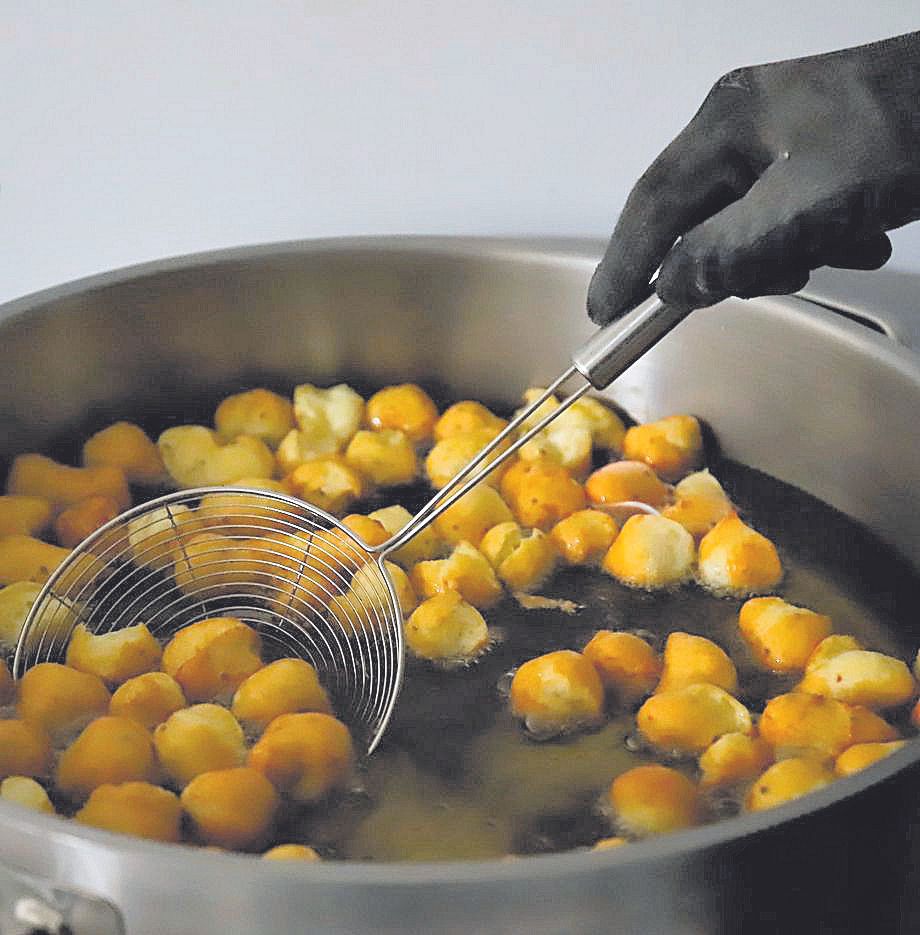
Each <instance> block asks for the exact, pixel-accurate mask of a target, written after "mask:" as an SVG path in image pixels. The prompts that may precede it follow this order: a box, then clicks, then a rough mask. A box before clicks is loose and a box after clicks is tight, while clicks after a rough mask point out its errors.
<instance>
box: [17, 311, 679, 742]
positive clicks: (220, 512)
mask: <svg viewBox="0 0 920 935" xmlns="http://www.w3.org/2000/svg"><path fill="white" fill-rule="evenodd" d="M685 315H686V313H685V312H682V311H679V310H677V309H673V308H670V307H668V306H665V305H663V304H662V303H661V302H660V301H658V300H657V298H655V297H654V296H653V297H652V298H651V299H649V300H647V301H646V302H644V303H643V304H642V305H640V306H638V307H636V308H635V309H634V310H633V311H631V312H630V313H629V314H627V315H626V316H624V317H623V318H621V319H619V320H618V321H616V322H614V323H613V324H611V325H608V326H607V327H606V328H604V329H602V330H601V331H600V332H598V333H597V334H596V335H595V336H594V337H593V338H592V339H591V340H590V341H589V342H588V343H587V344H586V345H585V346H584V347H583V348H582V349H581V350H580V351H579V352H578V353H576V354H575V355H573V365H572V366H571V367H570V368H569V369H568V370H567V371H566V372H565V373H563V374H562V375H561V376H560V377H559V378H558V379H557V380H555V381H554V382H553V383H552V384H551V385H550V386H549V387H548V388H547V389H546V390H545V391H544V392H543V393H542V394H541V395H540V397H539V398H538V399H536V400H534V401H533V402H532V403H531V405H529V406H528V407H527V408H526V409H525V410H524V411H522V412H521V413H520V414H519V415H518V416H516V417H515V418H514V419H513V420H512V421H511V422H510V423H509V425H508V426H507V428H505V429H504V431H502V432H501V433H500V434H499V435H498V436H497V437H496V438H495V439H493V441H492V442H490V443H489V444H488V445H487V446H486V447H485V448H483V450H482V451H481V452H480V453H479V454H478V455H476V456H475V457H474V458H473V459H472V461H470V463H469V464H467V465H466V466H465V467H464V468H463V469H462V470H461V471H460V472H459V473H458V474H457V475H456V476H455V477H454V478H452V479H451V480H450V481H449V482H448V484H447V485H446V486H445V487H443V488H442V489H441V490H439V491H438V492H437V493H436V494H435V495H434V496H433V497H432V498H431V500H429V502H428V503H427V504H425V506H423V507H422V509H421V510H419V512H418V513H417V514H416V515H415V516H414V517H413V518H412V519H411V520H410V522H409V523H408V524H407V525H406V526H405V527H403V529H401V530H400V531H399V532H398V533H396V534H395V535H394V536H392V537H391V538H390V539H389V540H388V541H386V542H384V543H383V544H382V545H379V546H376V547H369V546H367V545H366V544H365V543H364V542H362V541H361V540H360V539H359V538H358V537H357V536H356V535H355V534H354V533H353V532H352V531H351V530H350V529H348V528H347V527H346V526H344V525H343V524H342V523H341V522H339V520H337V519H336V518H335V517H333V516H330V515H329V514H328V513H326V512H324V511H323V510H320V509H318V508H317V507H315V506H312V505H311V504H309V503H304V502H303V501H301V500H298V499H295V498H293V497H288V496H286V495H284V494H280V493H274V492H269V491H263V490H255V489H249V488H236V487H213V488H200V489H196V490H182V491H179V492H177V493H173V494H169V495H167V496H164V497H160V498H159V499H156V500H152V501H150V502H147V503H144V504H141V505H140V506H137V507H135V508H134V509H132V510H129V511H128V512H126V513H123V514H122V515H121V516H118V517H116V518H115V519H114V520H112V521H111V522H109V523H108V524H106V525H105V526H103V527H102V528H100V529H99V530H97V531H96V532H95V533H93V534H92V535H91V536H89V537H88V538H87V539H86V540H84V541H83V542H82V543H81V544H80V545H79V546H77V548H76V549H74V550H73V552H72V553H71V554H70V555H69V556H68V558H67V559H66V560H65V561H64V562H63V563H62V564H61V565H60V566H59V567H58V568H57V569H56V570H55V571H54V572H53V573H52V575H51V576H50V577H49V579H48V581H47V583H46V584H45V586H44V588H43V589H42V591H41V593H40V594H39V596H38V598H37V600H36V601H35V604H34V605H33V607H32V609H31V611H30V613H29V615H28V618H27V619H26V621H25V624H24V626H23V629H22V633H21V635H20V638H19V642H18V644H17V647H16V654H15V658H14V661H13V672H14V675H15V676H16V677H17V678H18V677H20V676H21V675H22V674H23V673H24V672H25V670H26V669H28V668H29V667H30V666H33V665H36V664H37V663H40V662H48V661H56V660H60V659H62V658H63V655H64V652H65V649H66V646H67V643H68V641H69V638H70V635H71V633H72V631H73V629H74V628H75V627H76V626H77V624H81V623H82V624H83V625H84V626H85V627H86V628H87V629H88V630H89V631H90V632H92V633H96V634H102V633H109V632H111V631H113V630H117V629H120V628H123V627H127V626H132V625H134V624H139V623H144V624H146V625H147V627H148V629H149V630H150V631H151V632H152V633H153V635H154V636H157V637H160V638H164V639H168V638H169V637H171V636H172V635H173V634H175V633H176V632H177V631H178V630H180V629H182V628H183V627H185V626H188V625H189V624H191V623H194V622H196V621H198V620H203V619H207V618H209V617H235V618H238V619H240V620H242V621H244V622H245V623H247V624H248V625H249V626H251V627H252V628H253V629H254V630H256V632H257V633H258V634H259V635H260V637H261V639H262V642H263V647H264V649H265V652H266V656H268V657H269V658H270V657H280V656H290V655H294V656H299V657H301V658H303V659H306V660H307V661H309V662H310V663H312V664H313V665H314V666H315V667H316V669H317V670H318V671H319V673H320V676H321V678H322V679H323V682H324V684H325V686H326V688H327V689H328V690H329V692H330V694H331V696H332V698H333V703H334V706H335V710H336V712H337V714H338V715H339V716H340V717H341V718H342V719H343V720H344V721H345V722H346V723H348V724H349V726H350V727H351V728H352V730H353V731H355V732H356V734H357V738H358V739H359V741H360V742H363V743H365V744H366V746H367V750H368V753H371V752H373V750H374V749H375V747H376V746H377V744H378V743H379V742H380V739H381V737H382V735H383V732H384V731H385V729H386V726H387V723H388V721H389V719H390V716H391V714H392V712H393V708H394V706H395V703H396V698H397V696H398V693H399V689H400V685H401V683H402V676H403V658H404V642H403V629H402V623H403V621H402V612H401V610H400V606H399V601H398V599H397V595H396V591H395V588H394V586H393V583H392V581H391V580H390V576H389V574H388V572H387V571H386V568H385V566H384V559H385V558H386V557H387V556H388V555H390V554H391V553H392V552H394V551H395V550H397V549H399V548H400V547H401V546H403V545H404V544H405V543H406V542H407V541H408V540H409V539H411V538H412V537H413V536H415V535H416V534H417V533H418V532H420V531H421V530H422V529H424V528H425V527H426V526H427V525H428V524H430V523H431V522H433V521H434V520H435V519H436V518H437V517H438V516H439V515H440V514H441V513H442V512H443V511H444V510H446V509H447V508H448V507H449V506H451V505H452V504H453V503H454V502H456V501H457V500H458V499H459V498H460V497H462V496H463V495H464V494H465V493H467V492H468V491H469V490H470V489H472V487H474V486H475V485H476V484H477V483H479V481H481V480H482V478H483V477H484V476H485V475H486V474H488V473H489V472H490V471H492V470H493V469H494V468H495V467H496V466H497V465H498V464H499V463H501V462H502V461H504V460H505V459H506V458H508V457H510V456H511V455H513V454H514V453H515V452H516V451H517V450H518V449H519V448H520V447H521V446H522V445H523V444H525V443H526V442H527V441H528V440H530V439H531V438H532V437H533V436H534V435H536V434H537V433H539V432H541V431H542V430H543V429H544V428H545V427H546V426H547V425H549V423H550V422H552V421H553V419H555V418H556V417H557V416H558V415H560V414H561V413H562V412H564V411H565V410H566V409H567V408H568V407H569V406H571V405H572V404H573V403H574V402H575V401H576V400H578V399H580V398H581V397H582V396H583V395H584V394H585V393H586V392H587V391H588V390H589V389H590V388H591V387H592V386H593V387H595V388H598V389H603V388H604V387H606V386H607V385H608V384H609V383H610V382H611V381H612V380H613V379H614V378H615V377H616V376H618V375H619V374H620V373H622V372H623V371H624V370H625V369H626V368H627V367H628V366H629V365H630V364H631V363H633V362H634V361H635V360H636V359H638V358H639V357H640V356H641V355H642V354H643V353H645V351H646V350H648V349H649V348H650V347H651V346H652V345H653V344H655V343H656V342H657V341H658V340H659V339H660V338H661V337H663V336H664V335H665V334H666V333H667V332H668V331H670V330H671V329H672V328H673V327H674V326H675V325H677V324H678V323H679V322H680V321H681V320H682V319H683V318H684V317H685ZM578 373H580V374H581V375H582V376H583V377H584V378H585V380H586V382H584V383H583V385H582V386H580V387H579V388H578V389H576V390H575V391H574V392H573V393H572V394H571V395H570V396H568V397H566V398H565V399H564V400H563V401H562V402H561V403H560V404H559V406H558V407H557V408H555V409H553V410H552V411H551V412H549V413H548V414H547V415H545V416H543V417H542V418H540V419H538V420H537V421H536V423H535V424H533V425H532V426H531V425H530V424H529V423H530V420H531V418H532V417H534V414H535V413H536V412H537V410H538V409H539V408H540V407H541V406H542V405H543V404H544V403H545V402H546V401H547V400H548V399H549V398H550V397H551V396H552V395H554V393H555V392H556V391H557V390H558V389H560V388H561V387H562V386H563V385H564V384H565V383H566V382H567V381H568V380H569V379H570V378H572V377H573V376H575V375H576V374H578ZM525 423H528V428H527V431H525V432H523V433H522V434H521V435H520V437H518V438H517V439H516V440H515V441H514V442H513V443H511V444H510V445H509V446H508V447H507V448H503V447H502V446H504V444H505V442H506V440H508V439H509V438H511V437H512V436H513V435H514V434H515V433H516V432H517V431H518V429H519V428H520V427H521V426H522V425H524V424H525Z"/></svg>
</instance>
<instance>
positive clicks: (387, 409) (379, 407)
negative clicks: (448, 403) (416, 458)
mask: <svg viewBox="0 0 920 935" xmlns="http://www.w3.org/2000/svg"><path fill="white" fill-rule="evenodd" d="M365 417H366V419H367V424H368V425H370V426H371V427H372V428H374V429H377V430H380V429H396V430H397V431H399V432H402V433H403V434H404V435H405V436H406V437H407V438H408V439H409V441H411V442H413V443H414V444H416V445H417V444H419V443H420V442H425V441H428V440H429V439H430V438H431V437H432V436H433V435H434V426H435V423H436V422H437V421H438V408H437V406H435V404H434V402H433V401H432V399H431V397H430V396H429V395H428V394H427V393H426V392H425V391H424V390H423V389H422V388H421V387H420V386H416V385H415V384H414V383H403V384H401V385H400V386H385V387H384V388H383V389H382V390H378V391H377V392H376V393H374V395H373V396H371V398H370V399H369V400H368V401H367V409H366V411H365Z"/></svg>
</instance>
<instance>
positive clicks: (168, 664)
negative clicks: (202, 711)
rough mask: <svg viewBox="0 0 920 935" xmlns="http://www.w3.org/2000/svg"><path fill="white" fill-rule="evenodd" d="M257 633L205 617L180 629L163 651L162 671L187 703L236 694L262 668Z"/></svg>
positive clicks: (234, 622) (231, 619) (233, 620)
mask: <svg viewBox="0 0 920 935" xmlns="http://www.w3.org/2000/svg"><path fill="white" fill-rule="evenodd" d="M259 649H260V640H259V636H258V634H257V633H256V632H255V630H253V629H252V628H251V627H248V626H247V625H246V624H245V623H243V622H242V621H240V620H237V619H236V618H235V617H209V618H208V619H207V620H199V621H198V622H197V623H193V624H191V625H190V626H187V627H184V628H183V629H181V630H180V631H179V632H178V633H177V634H176V635H175V636H174V637H173V638H172V639H171V640H170V641H169V643H167V645H166V648H165V649H164V650H163V663H162V665H163V671H164V672H166V673H168V674H169V675H171V676H172V677H173V678H174V679H175V680H176V681H177V682H178V683H179V684H180V685H181V686H182V690H183V691H184V692H185V696H186V698H188V699H189V700H190V701H210V700H211V699H212V698H216V697H218V696H219V695H222V694H224V693H226V692H230V691H236V689H238V688H239V687H240V685H241V684H242V683H243V682H244V681H245V680H246V679H247V678H249V676H250V675H252V674H253V672H255V671H257V670H258V669H260V668H261V667H262V660H261V658H260V657H259Z"/></svg>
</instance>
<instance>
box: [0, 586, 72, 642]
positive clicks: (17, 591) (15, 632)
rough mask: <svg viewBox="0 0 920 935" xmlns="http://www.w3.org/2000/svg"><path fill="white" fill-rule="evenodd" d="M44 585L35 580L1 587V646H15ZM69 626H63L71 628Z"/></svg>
mask: <svg viewBox="0 0 920 935" xmlns="http://www.w3.org/2000/svg"><path fill="white" fill-rule="evenodd" d="M41 589H42V586H41V585H40V584H36V583H35V582H34V581H16V582H14V583H13V584H8V585H7V586H6V587H5V588H0V646H8V647H13V646H15V645H16V643H17V641H18V640H19V634H20V632H21V631H22V625H23V624H24V623H25V622H26V617H28V616H29V611H30V610H31V609H32V605H33V604H34V603H35V600H36V598H37V597H38V595H39V594H40V593H41ZM69 623H70V621H68V626H66V627H64V626H63V624H62V628H63V629H66V630H69Z"/></svg>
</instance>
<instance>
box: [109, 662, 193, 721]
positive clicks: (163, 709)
mask: <svg viewBox="0 0 920 935" xmlns="http://www.w3.org/2000/svg"><path fill="white" fill-rule="evenodd" d="M185 705H186V701H185V695H183V694H182V687H181V686H180V685H179V683H178V682H177V681H176V680H175V679H174V678H173V677H172V676H171V675H167V674H166V673H165V672H145V673H144V674H143V675H137V676H135V677H134V678H131V679H128V680H127V681H126V682H125V683H124V684H123V685H121V686H120V687H119V688H118V689H116V691H115V693H114V694H113V695H112V700H111V702H110V703H109V713H110V714H114V715H117V716H118V717H127V718H131V720H132V721H137V723H138V724H140V725H141V726H142V727H146V728H147V730H153V728H154V727H156V726H157V725H158V724H162V723H163V721H165V720H166V719H167V718H168V717H169V716H170V715H171V714H175V712H176V711H179V710H180V709H182V708H184V707H185Z"/></svg>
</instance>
